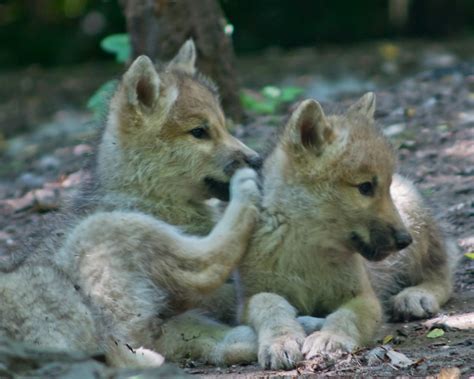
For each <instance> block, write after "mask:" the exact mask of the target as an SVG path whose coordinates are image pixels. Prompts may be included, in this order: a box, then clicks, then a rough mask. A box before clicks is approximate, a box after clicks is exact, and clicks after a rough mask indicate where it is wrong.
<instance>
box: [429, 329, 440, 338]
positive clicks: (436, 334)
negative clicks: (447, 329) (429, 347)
mask: <svg viewBox="0 0 474 379" xmlns="http://www.w3.org/2000/svg"><path fill="white" fill-rule="evenodd" d="M442 336H444V330H443V329H440V328H435V329H433V330H431V331H430V332H429V333H428V334H427V335H426V337H428V338H438V337H442Z"/></svg>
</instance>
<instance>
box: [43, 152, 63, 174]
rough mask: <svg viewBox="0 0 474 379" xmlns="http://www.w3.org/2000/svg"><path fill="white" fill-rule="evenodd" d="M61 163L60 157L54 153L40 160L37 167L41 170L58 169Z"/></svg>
mask: <svg viewBox="0 0 474 379" xmlns="http://www.w3.org/2000/svg"><path fill="white" fill-rule="evenodd" d="M59 164H60V163H59V159H58V158H56V157H54V156H52V155H46V156H44V157H42V158H41V159H40V160H39V161H38V163H37V167H38V168H39V169H40V170H44V171H51V170H55V169H57V168H58V167H59Z"/></svg>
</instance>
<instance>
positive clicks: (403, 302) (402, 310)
mask: <svg viewBox="0 0 474 379" xmlns="http://www.w3.org/2000/svg"><path fill="white" fill-rule="evenodd" d="M438 311H439V304H438V301H437V300H436V298H435V297H434V296H433V294H432V293H430V292H429V291H426V290H424V289H421V288H416V287H411V288H406V289H404V290H403V291H402V292H400V293H399V294H398V295H396V296H394V297H393V298H392V319H393V320H394V321H408V320H412V319H420V318H428V317H431V316H433V315H435V314H436V313H438Z"/></svg>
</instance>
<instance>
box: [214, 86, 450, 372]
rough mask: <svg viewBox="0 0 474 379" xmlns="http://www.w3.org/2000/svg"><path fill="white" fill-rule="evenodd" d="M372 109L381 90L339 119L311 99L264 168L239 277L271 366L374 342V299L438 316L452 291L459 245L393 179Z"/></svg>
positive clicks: (248, 316) (401, 313) (410, 312)
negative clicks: (256, 217)
mask: <svg viewBox="0 0 474 379" xmlns="http://www.w3.org/2000/svg"><path fill="white" fill-rule="evenodd" d="M374 109H375V96H374V94H372V93H368V94H366V95H365V96H363V97H362V98H361V99H360V100H359V101H358V102H357V103H356V104H354V105H353V106H351V107H350V108H349V110H348V111H347V113H346V114H343V115H334V116H326V115H325V114H324V112H323V110H322V108H321V106H320V105H319V103H317V102H316V101H314V100H306V101H304V102H302V103H301V104H300V105H299V106H298V108H297V109H296V110H295V112H294V113H293V114H292V115H291V118H290V120H289V121H288V123H287V125H286V128H285V131H284V134H283V136H282V138H281V141H280V142H279V144H278V145H277V146H276V148H275V149H274V151H273V152H272V154H271V155H270V156H269V157H268V159H267V160H266V161H265V164H264V170H263V178H264V179H263V204H262V211H261V217H260V222H259V225H258V226H257V227H256V231H255V233H254V236H253V238H252V240H251V242H250V245H249V250H248V252H247V253H246V255H245V258H244V260H243V261H242V263H241V265H240V269H239V271H240V274H241V279H242V286H243V289H244V294H245V298H246V307H245V309H244V312H243V322H244V323H246V324H248V325H251V326H252V327H253V328H254V329H255V330H256V332H257V334H258V345H259V347H258V360H259V362H260V364H261V365H262V366H264V367H271V368H274V369H276V368H290V367H293V366H294V365H295V363H296V362H297V361H298V360H300V359H301V358H302V357H303V354H305V355H306V357H307V358H310V357H312V356H314V355H316V354H318V353H322V352H329V351H335V350H346V351H350V350H352V349H354V348H355V347H356V346H363V345H366V344H368V343H370V342H371V340H372V338H373V336H374V333H375V332H376V330H377V329H378V327H379V326H380V324H381V322H382V308H381V305H380V303H379V299H378V298H377V294H376V292H377V293H378V295H379V296H381V298H382V300H383V302H384V304H387V305H388V306H389V309H388V310H389V312H390V313H391V314H392V315H393V316H394V317H403V318H405V317H407V318H409V317H426V316H428V315H430V314H433V313H436V312H437V311H438V310H439V306H440V305H442V304H443V303H444V302H446V300H447V299H448V297H449V295H450V293H451V289H452V284H451V276H452V268H453V264H452V263H453V262H454V261H455V260H454V259H449V256H448V253H449V252H451V250H453V249H450V250H449V252H448V251H447V249H446V246H445V243H444V241H443V239H442V237H441V235H440V233H439V231H438V229H437V227H436V224H435V222H434V220H433V219H432V217H431V216H430V214H429V212H428V211H427V210H426V208H425V207H424V205H423V203H422V201H421V199H420V197H419V195H418V193H417V191H416V190H415V189H414V187H413V186H412V185H411V184H410V183H409V182H408V181H407V180H405V179H403V178H401V177H400V176H398V175H397V174H394V172H395V171H394V170H395V155H394V152H393V149H392V148H391V146H390V144H389V143H388V141H387V140H386V139H385V138H384V136H383V135H382V133H381V132H379V131H378V130H377V128H376V127H375V126H374V118H373V115H374ZM400 250H402V251H401V252H399V253H397V254H393V255H392V256H390V257H388V256H389V255H390V254H391V253H394V252H396V251H400ZM387 257H388V258H387ZM385 258H386V259H385ZM383 259H385V260H383ZM382 260H383V261H382ZM371 276H372V283H371V281H370V277H371ZM373 288H375V289H376V291H374V289H373ZM223 292H224V291H223ZM298 314H299V315H310V316H319V317H324V316H327V317H326V319H325V320H324V322H321V321H322V320H321V319H318V318H311V317H308V316H306V317H301V318H299V319H297V315H298ZM300 323H301V324H302V325H301V324H300ZM321 326H322V327H321ZM318 328H321V330H319V331H315V332H314V333H312V334H310V335H309V336H306V333H305V331H306V332H308V333H309V332H312V331H313V330H315V329H318Z"/></svg>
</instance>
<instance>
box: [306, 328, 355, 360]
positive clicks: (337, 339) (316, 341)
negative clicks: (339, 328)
mask: <svg viewBox="0 0 474 379" xmlns="http://www.w3.org/2000/svg"><path fill="white" fill-rule="evenodd" d="M356 347H357V343H356V341H355V340H354V339H353V338H351V337H349V336H344V335H341V334H336V333H330V332H314V333H313V334H311V335H309V336H308V337H306V339H305V341H304V344H303V349H302V352H303V354H304V355H305V357H306V359H311V358H313V357H315V356H316V355H318V354H324V353H331V352H336V351H340V352H346V351H348V352H350V351H352V350H354V349H355V348H356Z"/></svg>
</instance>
